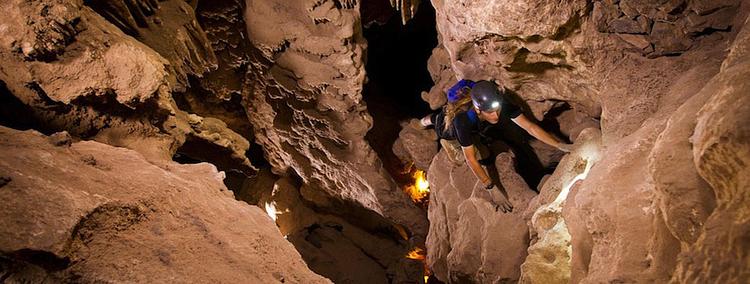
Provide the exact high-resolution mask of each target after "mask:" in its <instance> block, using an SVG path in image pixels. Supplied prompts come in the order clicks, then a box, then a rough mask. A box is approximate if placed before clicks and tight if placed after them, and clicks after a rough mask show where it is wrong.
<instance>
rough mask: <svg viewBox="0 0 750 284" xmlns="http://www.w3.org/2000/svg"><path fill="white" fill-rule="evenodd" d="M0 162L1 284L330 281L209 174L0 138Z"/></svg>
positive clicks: (110, 151)
mask: <svg viewBox="0 0 750 284" xmlns="http://www.w3.org/2000/svg"><path fill="white" fill-rule="evenodd" d="M0 152H2V156H3V159H2V161H0V176H3V177H7V179H5V178H4V179H3V180H6V182H5V184H4V185H2V187H0V200H2V203H3V204H6V205H7V206H3V207H2V208H0V212H1V213H0V216H2V217H0V224H2V226H0V228H1V229H0V252H2V254H3V259H2V261H0V262H2V263H3V265H0V267H3V268H4V269H3V272H2V273H3V275H4V279H5V280H6V281H10V282H15V281H19V282H23V281H31V282H40V281H52V282H67V281H76V282H144V281H156V282H171V281H177V282H193V281H199V282H203V281H208V282H213V281H219V282H243V281H251V282H277V281H282V282H285V281H289V282H293V283H328V282H329V281H327V279H325V278H322V277H320V276H318V275H316V274H314V273H312V272H311V271H310V270H309V269H308V268H307V266H306V265H305V263H304V262H303V261H302V259H301V258H300V256H299V254H298V253H297V252H296V251H294V249H293V247H292V246H291V244H289V243H288V242H287V241H286V240H284V239H283V238H282V236H281V234H280V233H279V231H278V229H277V228H276V227H275V226H274V224H273V222H272V220H271V219H270V218H268V216H266V215H265V213H263V211H262V210H260V209H259V208H257V207H254V206H250V205H247V204H244V203H241V202H239V201H236V200H234V198H232V194H231V193H230V192H229V191H227V189H226V188H225V187H224V185H223V184H222V181H221V180H222V178H223V175H222V174H220V173H218V172H217V171H216V168H215V167H213V166H211V165H210V164H205V163H203V164H196V165H179V164H176V163H171V164H168V165H166V166H164V167H157V166H156V165H153V164H151V163H149V162H147V161H146V160H145V159H144V158H143V157H142V156H141V155H140V154H138V153H137V152H134V151H132V150H128V149H124V148H116V147H111V146H108V145H104V144H101V143H98V142H92V141H85V142H77V143H73V144H72V145H71V146H70V147H69V148H66V147H56V146H54V145H53V144H51V143H50V142H48V141H47V139H46V138H45V136H43V135H41V134H39V133H37V132H34V131H26V132H20V131H16V130H11V129H8V128H5V127H0ZM8 262H10V264H9V263H8ZM206 263H210V264H211V265H206ZM282 264H283V265H282ZM7 267H11V268H10V269H9V270H6V268H7ZM28 271H37V274H32V273H27V272H28ZM34 275H36V276H37V277H39V278H34ZM29 277H31V278H29Z"/></svg>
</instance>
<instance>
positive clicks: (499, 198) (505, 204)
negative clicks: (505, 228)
mask: <svg viewBox="0 0 750 284" xmlns="http://www.w3.org/2000/svg"><path fill="white" fill-rule="evenodd" d="M489 192H490V197H491V198H492V203H494V204H495V206H496V208H495V210H497V209H500V211H503V213H509V212H512V211H513V204H510V201H508V199H507V198H505V195H503V193H502V192H500V189H498V188H497V185H493V186H492V189H489Z"/></svg>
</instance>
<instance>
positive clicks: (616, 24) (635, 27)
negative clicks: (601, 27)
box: [608, 17, 647, 34]
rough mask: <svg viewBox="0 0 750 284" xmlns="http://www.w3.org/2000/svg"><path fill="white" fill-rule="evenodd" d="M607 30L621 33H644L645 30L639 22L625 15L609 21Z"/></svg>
mask: <svg viewBox="0 0 750 284" xmlns="http://www.w3.org/2000/svg"><path fill="white" fill-rule="evenodd" d="M608 31H609V32H613V33H622V34H645V33H646V32H647V31H646V30H645V29H644V27H643V25H642V24H641V23H639V22H638V21H636V20H631V19H628V18H625V17H621V18H618V19H614V20H612V21H611V22H609V29H608Z"/></svg>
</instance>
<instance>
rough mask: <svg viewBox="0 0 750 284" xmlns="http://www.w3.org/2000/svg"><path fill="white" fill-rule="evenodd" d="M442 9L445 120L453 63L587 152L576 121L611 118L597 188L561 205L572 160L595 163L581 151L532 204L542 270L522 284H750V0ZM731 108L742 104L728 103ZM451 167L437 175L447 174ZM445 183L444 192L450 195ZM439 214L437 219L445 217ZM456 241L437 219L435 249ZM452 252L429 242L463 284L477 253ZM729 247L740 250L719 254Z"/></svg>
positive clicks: (533, 245)
mask: <svg viewBox="0 0 750 284" xmlns="http://www.w3.org/2000/svg"><path fill="white" fill-rule="evenodd" d="M433 4H434V5H435V8H436V11H437V13H438V27H439V30H440V36H441V41H442V48H436V49H435V51H434V53H433V58H432V59H431V62H432V63H431V66H432V69H431V72H432V73H433V78H434V79H435V81H436V85H435V87H434V88H433V89H432V90H431V91H430V92H429V93H428V94H424V95H423V98H425V100H426V101H428V102H430V104H431V106H433V108H435V107H437V106H439V105H440V104H441V103H442V101H441V100H442V98H441V96H444V95H443V94H442V92H443V91H444V90H445V88H447V87H448V86H450V84H451V83H450V82H454V81H455V78H452V77H451V75H452V73H451V72H447V71H446V67H444V66H450V68H451V69H452V71H454V73H455V74H456V76H457V77H458V78H468V79H475V80H476V79H494V80H497V81H498V82H499V83H501V84H502V85H504V86H505V87H506V88H507V89H509V90H511V91H512V92H513V93H516V94H517V95H518V96H519V97H520V98H521V101H522V102H523V103H522V104H524V105H527V106H528V107H527V108H526V112H527V115H533V116H534V117H535V118H537V119H538V120H540V121H542V120H556V121H557V122H558V124H557V125H558V126H559V127H560V132H561V134H563V135H566V136H568V137H569V138H570V139H571V140H573V141H576V143H579V142H581V143H586V142H583V141H577V140H579V139H582V138H580V136H578V134H577V133H580V132H581V130H582V129H583V127H581V126H582V125H581V124H580V123H571V119H573V117H577V118H575V120H577V121H579V122H584V121H585V124H587V125H588V126H596V125H595V124H591V122H595V121H601V133H602V134H601V142H599V143H601V147H602V148H601V150H600V151H599V152H600V153H599V155H598V156H599V158H598V159H597V160H596V161H595V162H594V164H593V166H592V167H591V170H590V172H589V174H588V176H587V177H586V178H585V179H584V180H582V181H579V182H577V183H575V184H574V185H570V186H572V188H571V189H570V192H568V193H566V196H560V195H558V193H559V192H560V186H559V184H561V182H560V181H561V180H563V181H564V180H566V179H569V178H570V177H569V175H570V174H571V167H572V166H570V165H569V164H570V163H571V161H573V160H575V159H574V158H575V157H583V156H586V155H587V154H584V153H579V152H573V153H571V154H569V155H567V156H566V157H565V158H564V159H563V160H562V161H561V162H560V164H559V165H558V167H557V170H556V172H555V173H554V174H553V175H552V176H551V177H549V178H547V179H546V181H545V182H543V183H544V184H543V186H541V192H540V195H539V196H538V197H536V198H534V200H533V201H532V202H531V203H530V204H529V208H528V209H527V213H528V215H530V216H527V218H530V220H529V221H530V222H529V228H531V235H530V242H529V245H530V246H529V249H528V257H526V258H525V260H524V263H523V265H521V266H520V270H521V271H522V272H521V273H520V274H511V275H514V276H513V277H512V278H510V280H511V281H516V280H520V281H522V282H526V283H565V282H574V283H579V282H585V283H600V282H613V281H614V282H669V281H673V282H692V281H699V282H701V281H711V280H708V279H724V280H726V281H730V282H732V281H735V282H738V281H739V282H742V280H739V279H743V277H745V275H746V273H747V267H746V266H745V265H744V264H743V263H744V262H745V261H746V255H747V253H746V252H747V249H744V248H740V247H739V246H740V245H739V243H740V241H739V239H740V238H741V237H740V236H743V235H744V234H745V230H744V228H745V227H746V226H747V221H746V220H744V219H743V217H741V215H742V214H741V213H739V212H743V210H744V209H743V208H744V207H743V206H744V205H739V204H740V203H741V201H740V200H743V197H742V194H743V193H742V192H743V189H744V188H745V187H747V186H746V185H744V180H743V178H742V177H743V175H742V173H743V172H744V171H746V170H747V166H746V163H745V162H742V161H744V160H745V159H747V157H748V156H747V149H748V147H747V144H746V143H747V141H748V140H747V137H744V136H743V135H744V134H742V133H744V132H743V131H744V130H743V128H742V126H741V123H740V122H739V121H740V120H741V119H743V118H744V119H746V116H747V114H748V111H747V110H746V109H743V107H744V106H742V103H739V102H737V100H740V98H739V97H736V98H735V99H729V97H731V96H738V95H737V94H739V93H741V92H742V91H741V90H744V89H745V88H746V86H745V83H744V81H746V80H742V79H739V78H740V77H739V76H743V75H742V74H744V73H745V72H746V70H747V67H744V64H745V63H746V62H745V61H743V59H742V58H743V55H744V54H745V53H746V50H747V46H746V45H745V42H744V38H743V35H744V34H746V30H747V24H746V18H747V14H748V13H747V11H748V9H747V7H748V6H747V5H748V3H746V1H658V2H653V1H651V2H643V1H624V0H621V1H593V3H592V4H593V5H587V3H586V2H585V1H566V2H564V3H551V2H544V1H500V2H497V1H492V2H490V1H470V2H465V3H464V2H462V3H461V4H460V5H459V4H458V3H454V2H449V1H433ZM551 11H554V13H552V12H551ZM738 33H739V35H737V34H738ZM727 50H729V51H730V52H729V53H727ZM446 54H447V55H448V56H447V57H446ZM665 55H669V56H665ZM729 101H732V102H733V105H732V106H731V107H730V106H728V105H724V106H719V105H720V104H721V103H722V102H724V103H728V102H729ZM565 105H567V106H566V107H564V106H565ZM561 107H564V108H561ZM556 109H560V110H562V112H559V111H555V110H556ZM718 109H721V111H719V110H718ZM573 114H575V115H573ZM696 114H698V115H697V116H696ZM696 117H697V119H696ZM709 125H710V126H709ZM719 125H724V126H725V127H729V125H732V126H731V127H732V129H731V130H729V128H721V127H722V126H719ZM709 129H710V130H709ZM709 133H710V134H709ZM719 133H722V134H719ZM576 136H578V137H579V138H576ZM586 137H588V136H586ZM708 137H711V138H708ZM720 137H723V138H720ZM586 139H588V138H586ZM701 141H705V142H701ZM720 141H721V142H720ZM704 143H706V144H704ZM708 145H711V146H708ZM708 148H711V149H714V150H709V151H706V150H703V149H708ZM729 149H732V150H729ZM729 152H731V154H729ZM704 153H713V154H704ZM719 153H724V154H719ZM440 155H441V154H438V157H439V156H440ZM703 155H707V156H703ZM709 156H710V157H713V158H708V157H709ZM703 157H705V158H703ZM719 157H721V158H719ZM566 161H567V162H566ZM436 162H437V163H439V159H436V160H434V161H433V164H435V163H436ZM437 168H439V167H435V166H434V165H433V166H432V168H431V171H430V172H428V175H430V176H434V175H445V173H442V172H440V171H439V170H437ZM573 172H574V171H573ZM563 176H568V177H563ZM432 180H433V181H434V183H433V184H432V186H433V188H434V189H435V190H436V191H437V190H441V189H442V188H443V187H445V186H448V181H440V180H439V179H437V178H432ZM474 182H475V178H474V177H473V176H467V177H464V178H463V179H459V180H456V179H453V180H451V181H450V183H453V184H456V183H460V184H463V185H464V186H466V185H469V186H471V185H473V184H474ZM564 183H565V182H563V184H564ZM434 194H435V195H441V194H443V193H442V191H441V192H439V193H437V192H436V193H434ZM466 197H468V196H466ZM454 202H456V204H460V203H461V202H464V201H454ZM447 208H450V207H447ZM730 208H731V209H730ZM441 211H445V209H443V208H441V207H437V208H436V207H435V206H433V207H430V216H431V218H432V217H433V216H435V214H436V213H437V212H441ZM443 214H445V215H446V216H452V215H453V214H449V213H448V214H446V213H443ZM453 216H456V217H454V218H460V219H463V218H469V217H470V216H473V215H470V214H466V215H463V214H461V213H458V214H457V215H453ZM719 216H721V217H719ZM444 218H448V219H450V218H451V217H444ZM484 218H485V216H484V215H478V216H473V218H469V219H474V221H473V223H471V225H469V226H473V227H482V226H483V224H485V223H486V221H485V220H484ZM719 219H721V221H720V220H719ZM431 221H432V219H431ZM561 222H562V223H561ZM454 232H455V231H452V230H449V229H446V228H444V227H443V226H438V225H436V224H435V223H434V222H431V227H430V236H433V234H435V235H451V236H453V234H452V233H454ZM568 233H569V235H567V234H568ZM475 234H478V236H477V237H476V238H477V239H484V238H487V237H489V236H488V235H487V234H486V232H475ZM518 238H519V239H523V237H518ZM429 239H430V240H432V238H429ZM450 240H451V245H450V246H446V245H444V244H440V243H436V242H432V241H430V242H428V247H427V249H428V256H429V257H428V263H430V264H431V268H432V269H433V270H435V271H436V276H437V277H438V278H440V279H441V280H444V281H446V280H447V281H451V282H456V281H459V280H458V278H456V277H455V276H454V275H450V274H446V273H437V272H439V271H444V270H445V267H446V263H462V262H464V261H469V260H471V259H472V258H471V257H466V258H465V259H460V260H456V259H452V258H451V257H450V254H448V251H450V250H451V249H459V250H460V249H461V248H463V247H466V246H469V245H470V244H469V243H470V242H468V241H467V242H462V241H456V238H450ZM471 243H472V244H471V245H476V244H475V242H471ZM709 247H710V248H709ZM719 247H721V248H719ZM477 249H478V248H477ZM728 250H734V251H738V252H739V251H741V253H739V254H735V255H733V256H732V257H719V255H722V252H728ZM502 269H504V266H503V265H502V264H497V265H495V266H494V268H489V267H488V268H483V270H482V271H501V270H502ZM518 275H521V277H520V278H517V276H518ZM471 281H475V282H491V281H492V280H486V279H483V278H481V277H474V278H472V279H471Z"/></svg>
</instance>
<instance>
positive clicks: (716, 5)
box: [690, 0, 741, 16]
mask: <svg viewBox="0 0 750 284" xmlns="http://www.w3.org/2000/svg"><path fill="white" fill-rule="evenodd" d="M740 3H741V2H740V1H738V0H696V1H691V2H690V9H691V10H693V11H695V12H696V13H698V15H701V16H702V15H707V14H710V13H712V12H714V11H716V10H718V9H721V8H724V7H737V6H738V5H739V4H740Z"/></svg>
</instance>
